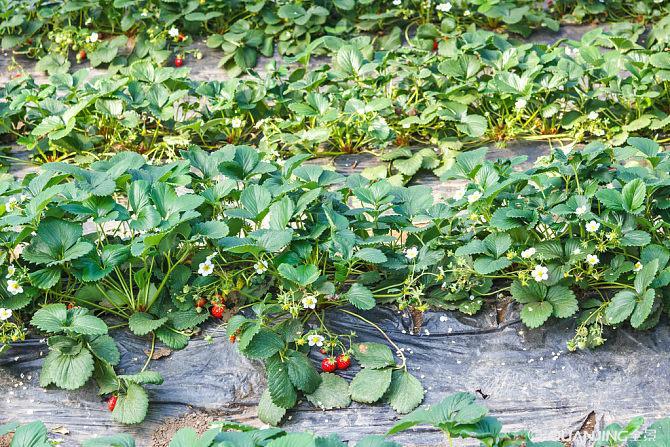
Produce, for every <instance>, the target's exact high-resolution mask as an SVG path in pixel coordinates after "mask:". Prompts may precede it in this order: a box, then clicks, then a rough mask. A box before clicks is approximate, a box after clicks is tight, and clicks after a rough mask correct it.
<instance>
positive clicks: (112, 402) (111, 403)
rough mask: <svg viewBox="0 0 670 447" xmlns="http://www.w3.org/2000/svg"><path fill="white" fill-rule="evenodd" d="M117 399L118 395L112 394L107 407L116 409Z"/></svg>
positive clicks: (110, 409)
mask: <svg viewBox="0 0 670 447" xmlns="http://www.w3.org/2000/svg"><path fill="white" fill-rule="evenodd" d="M117 400H119V398H118V397H116V396H111V397H110V398H109V399H107V409H108V410H109V411H114V408H116V401H117Z"/></svg>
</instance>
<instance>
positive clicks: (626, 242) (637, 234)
mask: <svg viewBox="0 0 670 447" xmlns="http://www.w3.org/2000/svg"><path fill="white" fill-rule="evenodd" d="M650 242H651V235H650V234H649V233H647V232H646V231H642V230H633V231H627V232H625V233H624V234H623V236H622V237H621V241H620V243H621V245H622V246H623V247H644V246H645V245H647V244H649V243H650Z"/></svg>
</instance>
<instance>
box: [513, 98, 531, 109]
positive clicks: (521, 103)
mask: <svg viewBox="0 0 670 447" xmlns="http://www.w3.org/2000/svg"><path fill="white" fill-rule="evenodd" d="M527 104H528V101H526V100H525V99H524V98H519V99H517V100H516V102H515V103H514V108H515V109H517V110H523V109H525V108H526V105H527Z"/></svg>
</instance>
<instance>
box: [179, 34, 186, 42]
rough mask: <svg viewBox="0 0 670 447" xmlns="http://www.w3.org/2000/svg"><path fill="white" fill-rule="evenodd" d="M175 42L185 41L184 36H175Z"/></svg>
mask: <svg viewBox="0 0 670 447" xmlns="http://www.w3.org/2000/svg"><path fill="white" fill-rule="evenodd" d="M177 40H178V41H179V42H183V41H185V40H186V36H184V35H183V34H181V33H179V36H177Z"/></svg>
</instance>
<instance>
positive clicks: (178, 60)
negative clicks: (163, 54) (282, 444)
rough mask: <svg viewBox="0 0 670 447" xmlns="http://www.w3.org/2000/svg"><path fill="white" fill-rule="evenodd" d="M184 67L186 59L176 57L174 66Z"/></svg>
mask: <svg viewBox="0 0 670 447" xmlns="http://www.w3.org/2000/svg"><path fill="white" fill-rule="evenodd" d="M182 65H184V58H182V57H179V56H177V57H175V58H174V66H175V67H177V68H179V67H181V66H182Z"/></svg>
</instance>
